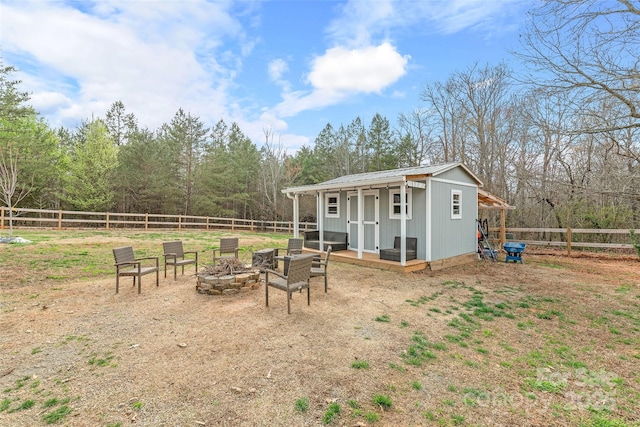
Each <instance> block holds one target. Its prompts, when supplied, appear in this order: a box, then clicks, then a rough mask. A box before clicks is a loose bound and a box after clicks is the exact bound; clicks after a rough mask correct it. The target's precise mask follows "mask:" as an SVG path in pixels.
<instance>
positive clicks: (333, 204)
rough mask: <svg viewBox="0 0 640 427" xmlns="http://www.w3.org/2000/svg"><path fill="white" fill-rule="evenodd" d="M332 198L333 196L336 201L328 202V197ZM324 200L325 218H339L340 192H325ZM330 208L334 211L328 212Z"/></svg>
mask: <svg viewBox="0 0 640 427" xmlns="http://www.w3.org/2000/svg"><path fill="white" fill-rule="evenodd" d="M332 198H335V199H336V201H335V202H330V201H329V199H332ZM324 202H325V213H324V216H325V217H326V218H340V193H325V194H324ZM331 208H335V210H336V211H335V212H333V213H331V212H329V210H330V209H331ZM321 240H322V239H321Z"/></svg>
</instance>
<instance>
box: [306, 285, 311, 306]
mask: <svg viewBox="0 0 640 427" xmlns="http://www.w3.org/2000/svg"><path fill="white" fill-rule="evenodd" d="M307 305H311V286H308V284H307Z"/></svg>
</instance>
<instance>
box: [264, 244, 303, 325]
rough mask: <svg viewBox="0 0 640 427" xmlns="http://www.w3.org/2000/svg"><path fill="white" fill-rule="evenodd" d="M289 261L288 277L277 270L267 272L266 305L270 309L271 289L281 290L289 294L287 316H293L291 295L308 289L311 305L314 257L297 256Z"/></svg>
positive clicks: (265, 280) (265, 279)
mask: <svg viewBox="0 0 640 427" xmlns="http://www.w3.org/2000/svg"><path fill="white" fill-rule="evenodd" d="M287 261H289V270H288V275H286V276H285V275H284V274H282V273H279V272H277V271H275V270H269V269H267V270H265V278H264V282H265V287H264V289H265V303H266V306H267V307H269V288H276V289H280V290H281V291H285V292H286V293H287V314H291V294H292V293H293V292H295V291H302V289H305V288H306V289H307V305H310V304H311V293H310V289H309V277H311V263H312V261H313V256H307V255H297V256H293V257H291V258H290V259H288V260H287Z"/></svg>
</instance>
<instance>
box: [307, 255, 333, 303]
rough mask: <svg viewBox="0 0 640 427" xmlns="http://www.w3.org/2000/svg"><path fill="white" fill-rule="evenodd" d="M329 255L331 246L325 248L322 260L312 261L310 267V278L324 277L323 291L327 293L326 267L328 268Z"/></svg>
mask: <svg viewBox="0 0 640 427" xmlns="http://www.w3.org/2000/svg"><path fill="white" fill-rule="evenodd" d="M330 255H331V246H329V247H328V248H327V254H326V255H325V257H324V258H322V259H320V260H318V259H314V260H313V263H312V265H311V277H320V276H324V291H325V293H326V292H327V267H328V266H329V256H330Z"/></svg>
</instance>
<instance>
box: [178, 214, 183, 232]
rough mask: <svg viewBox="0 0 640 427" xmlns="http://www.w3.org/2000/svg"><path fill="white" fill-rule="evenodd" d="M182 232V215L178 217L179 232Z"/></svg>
mask: <svg viewBox="0 0 640 427" xmlns="http://www.w3.org/2000/svg"><path fill="white" fill-rule="evenodd" d="M180 230H182V215H178V231H180Z"/></svg>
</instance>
